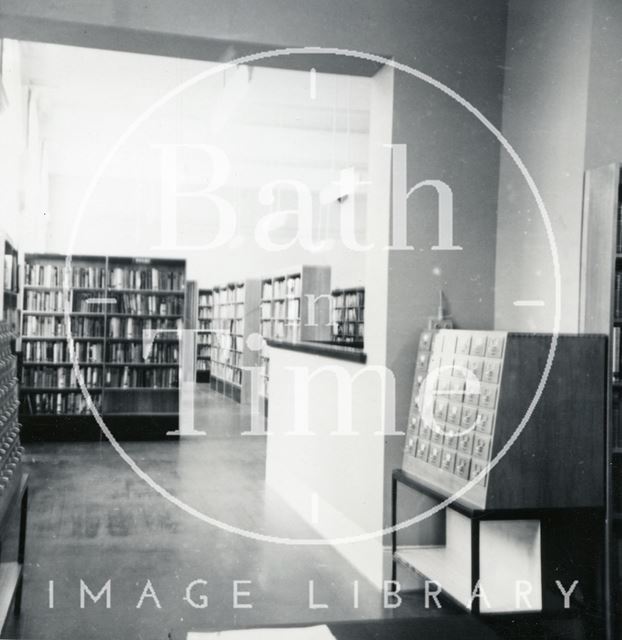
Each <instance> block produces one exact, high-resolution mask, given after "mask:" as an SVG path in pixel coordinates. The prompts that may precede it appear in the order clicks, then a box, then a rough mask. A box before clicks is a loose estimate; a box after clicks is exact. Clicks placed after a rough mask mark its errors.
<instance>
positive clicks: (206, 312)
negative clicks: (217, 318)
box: [198, 307, 212, 320]
mask: <svg viewBox="0 0 622 640" xmlns="http://www.w3.org/2000/svg"><path fill="white" fill-rule="evenodd" d="M198 317H199V320H211V318H212V310H211V309H210V308H208V307H199V314H198Z"/></svg>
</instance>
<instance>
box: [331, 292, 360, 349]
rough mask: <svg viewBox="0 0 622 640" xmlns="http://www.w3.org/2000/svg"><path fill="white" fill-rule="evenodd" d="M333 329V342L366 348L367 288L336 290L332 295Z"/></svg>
mask: <svg viewBox="0 0 622 640" xmlns="http://www.w3.org/2000/svg"><path fill="white" fill-rule="evenodd" d="M331 303H332V304H331V310H330V314H331V329H332V338H333V342H334V343H336V344H341V345H344V346H348V347H356V348H358V349H363V348H364V344H365V343H364V338H365V288H364V287H356V288H353V289H335V290H334V291H333V292H332V294H331Z"/></svg>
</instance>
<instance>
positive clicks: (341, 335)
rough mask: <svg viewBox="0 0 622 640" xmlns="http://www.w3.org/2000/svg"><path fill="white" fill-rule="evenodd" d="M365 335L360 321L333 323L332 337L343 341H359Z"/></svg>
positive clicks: (363, 326)
mask: <svg viewBox="0 0 622 640" xmlns="http://www.w3.org/2000/svg"><path fill="white" fill-rule="evenodd" d="M364 336H365V325H364V324H363V323H362V322H336V323H335V324H334V325H333V337H334V338H335V339H337V340H340V341H343V342H359V341H360V340H363V338H364Z"/></svg>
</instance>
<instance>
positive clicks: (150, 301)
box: [109, 293, 184, 316]
mask: <svg viewBox="0 0 622 640" xmlns="http://www.w3.org/2000/svg"><path fill="white" fill-rule="evenodd" d="M113 300H114V302H112V301H113ZM109 309H110V313H111V314H114V313H129V314H134V315H154V316H156V315H159V316H175V315H179V316H180V315H182V314H183V312H184V299H183V297H182V296H178V295H162V294H159V295H153V294H149V295H145V294H142V293H123V294H119V293H117V294H112V295H111V296H110V302H109Z"/></svg>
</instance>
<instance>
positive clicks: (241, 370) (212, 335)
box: [206, 280, 260, 403]
mask: <svg viewBox="0 0 622 640" xmlns="http://www.w3.org/2000/svg"><path fill="white" fill-rule="evenodd" d="M259 287H260V284H259V280H246V281H244V282H235V283H229V284H226V285H222V286H217V287H213V288H212V290H211V295H212V298H211V299H212V307H211V314H210V313H209V311H210V310H209V309H208V310H207V312H206V315H207V316H208V324H209V325H210V327H211V329H210V330H209V333H207V334H206V335H207V336H209V338H208V339H209V341H210V351H209V357H210V359H209V367H210V385H211V386H212V388H213V389H216V390H217V391H219V392H220V393H222V394H224V395H226V396H228V397H230V398H233V399H234V400H235V401H236V402H242V403H248V402H250V398H251V388H250V386H251V372H250V371H247V370H245V367H256V366H257V363H258V359H259V353H258V352H257V351H255V350H253V349H250V348H249V345H248V338H249V336H251V335H253V334H257V333H258V332H259ZM210 315H211V317H210Z"/></svg>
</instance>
